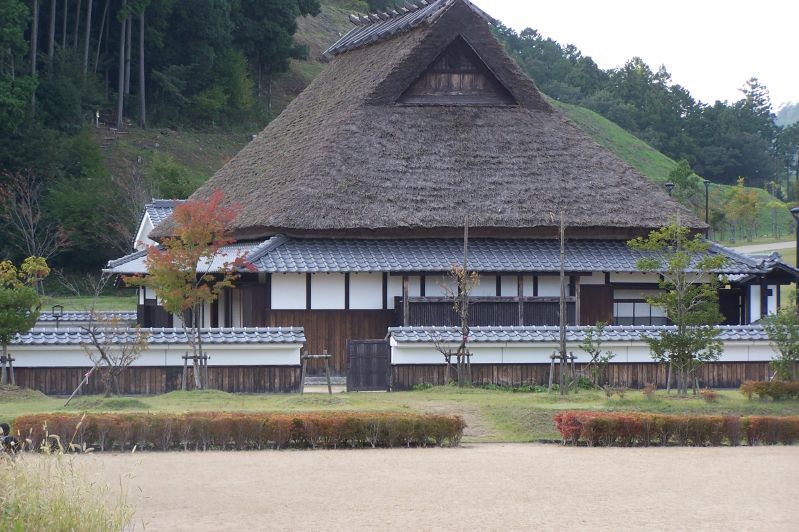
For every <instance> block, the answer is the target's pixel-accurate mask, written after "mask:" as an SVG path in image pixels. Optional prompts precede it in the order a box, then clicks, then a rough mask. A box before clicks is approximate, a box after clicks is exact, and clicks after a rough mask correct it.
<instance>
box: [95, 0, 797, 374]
mask: <svg viewBox="0 0 799 532" xmlns="http://www.w3.org/2000/svg"><path fill="white" fill-rule="evenodd" d="M351 18H352V21H353V24H354V27H353V29H352V31H350V32H349V33H348V34H346V35H345V36H343V37H342V38H341V39H340V40H339V41H338V42H337V43H335V44H334V45H333V46H331V47H330V48H329V49H328V50H327V52H326V56H327V57H328V58H329V64H328V65H327V67H326V68H325V70H324V71H323V72H322V73H321V74H320V75H319V76H318V77H317V78H316V80H315V81H314V82H313V83H312V84H311V85H310V86H309V87H308V88H307V89H306V90H305V91H304V92H303V93H302V94H301V95H300V96H299V97H297V98H296V99H295V100H294V101H293V102H292V103H291V105H290V106H289V107H288V108H287V109H286V110H285V111H284V112H283V113H282V114H281V115H280V116H279V117H277V118H276V119H275V120H274V121H273V122H272V123H271V124H270V125H269V126H268V127H267V128H266V129H265V130H264V131H263V132H262V133H260V134H259V135H258V136H257V138H256V139H255V140H253V141H252V142H251V143H250V144H249V145H248V146H246V147H245V148H244V149H243V150H241V152H240V153H239V154H238V155H236V156H235V157H234V158H233V159H232V160H231V161H230V162H229V163H228V164H227V165H225V166H224V167H223V168H222V169H221V170H219V171H218V172H217V173H216V175H214V176H213V177H212V178H211V179H210V180H209V181H208V182H207V183H206V184H205V185H204V186H203V187H202V188H201V189H200V190H198V191H197V192H196V193H195V194H194V196H192V197H193V198H204V197H208V196H209V195H211V194H212V193H213V192H214V191H217V190H220V191H222V192H223V193H224V202H225V203H226V204H228V205H230V206H235V208H236V209H237V212H238V215H237V217H236V218H235V220H234V222H233V224H232V226H231V227H230V230H231V232H232V235H233V236H234V237H235V238H236V240H237V242H238V243H237V244H235V245H232V246H230V247H229V248H227V249H225V250H224V252H225V253H227V254H228V255H230V256H233V257H235V256H238V255H242V256H246V257H247V259H248V260H249V261H250V262H251V263H252V264H254V265H255V266H256V268H257V273H245V274H243V275H242V278H241V279H240V281H239V283H238V287H237V288H235V289H232V290H230V291H228V292H227V293H225V294H224V295H223V297H222V298H220V300H219V301H218V302H217V303H215V304H214V305H211V306H209V307H207V308H206V309H205V310H204V312H203V315H202V316H199V317H197V318H198V319H201V320H202V323H203V324H204V325H205V326H207V327H209V328H219V327H302V328H304V334H305V339H306V344H305V348H306V350H307V351H308V352H311V353H321V352H322V351H323V350H328V351H329V352H330V353H332V354H333V355H334V367H335V370H336V371H337V372H338V373H341V374H343V373H346V371H347V364H348V358H347V353H348V347H347V346H348V341H355V340H364V339H384V338H386V337H387V335H388V334H389V330H390V328H395V327H401V328H402V329H391V332H392V334H391V345H392V349H393V354H392V355H391V356H392V357H393V359H392V364H393V365H394V378H395V385H396V386H398V387H403V386H410V385H412V384H413V383H414V382H419V381H420V379H423V378H427V376H429V375H434V374H435V375H437V373H436V372H435V371H433V370H431V368H435V367H438V366H440V365H441V364H442V362H443V361H442V358H441V356H440V355H438V354H437V353H436V351H435V350H434V349H432V347H431V345H432V340H431V338H432V336H431V335H430V334H427V333H425V332H424V331H426V330H428V329H427V328H429V327H434V326H446V325H453V324H455V323H456V317H455V315H454V313H453V311H452V308H451V302H450V301H449V300H448V299H447V297H446V296H447V294H448V286H449V287H450V288H451V283H450V281H449V280H448V277H447V272H448V271H449V270H450V268H451V267H452V266H453V265H455V264H458V263H460V262H461V260H462V250H463V241H462V236H463V228H464V223H465V221H466V220H468V226H469V235H470V254H469V265H470V267H471V268H472V269H474V270H476V271H477V272H479V275H480V284H479V286H478V287H477V288H476V289H475V291H474V292H473V293H472V295H473V310H472V325H473V326H474V327H479V329H475V330H476V331H477V332H478V333H479V334H478V333H476V334H475V339H476V340H475V341H476V342H478V343H480V342H482V345H484V346H488V347H490V349H489V350H488V351H486V352H485V355H484V358H483V359H482V360H481V359H480V355H479V353H478V354H476V355H475V358H474V359H473V361H472V362H473V364H475V366H477V367H478V370H477V375H481V373H480V369H479V366H480V365H481V364H483V365H484V366H485V368H487V369H486V370H485V371H486V372H485V375H489V376H488V377H486V379H487V380H491V378H492V377H490V375H493V379H494V380H496V379H497V375H498V374H499V375H504V373H503V371H504V370H503V369H502V367H500V366H503V365H504V366H506V367H511V366H513V367H514V368H516V369H518V368H521V367H526V368H528V369H522V370H519V371H520V372H519V373H516V375H522V377H519V378H524V377H523V376H524V375H529V376H530V377H529V378H530V379H532V378H537V377H534V375H538V374H537V373H535V372H534V371H533V370H531V369H529V368H532V367H534V366H536V365H540V366H543V365H545V364H546V363H547V362H548V354H549V353H551V352H552V347H551V345H550V344H551V343H552V338H550V336H551V335H549V336H547V335H546V334H544V335H541V334H538V332H536V331H539V332H540V331H542V330H547V329H536V328H534V327H533V326H538V327H540V326H554V325H557V323H558V319H559V317H558V296H559V293H560V284H559V277H558V271H559V242H558V239H557V234H558V227H557V225H558V217H559V213H560V212H561V211H562V212H563V213H564V216H565V225H566V237H567V245H566V247H567V254H566V271H567V275H568V279H569V290H568V300H567V312H568V321H569V323H570V324H571V325H574V326H579V325H590V324H594V323H596V322H597V321H605V322H609V323H612V324H615V325H619V326H634V327H633V328H632V329H626V331H627V332H625V333H619V332H618V331H617V332H615V333H614V334H616V338H618V339H619V341H620V342H628V344H625V345H628V346H629V345H633V344H634V343H635V342H636V341H638V342H639V344H641V342H640V332H641V331H640V329H636V328H635V327H639V326H662V325H665V324H666V318H665V317H664V315H663V313H662V312H661V311H660V310H659V309H657V308H652V307H650V306H649V305H648V304H646V303H645V301H644V298H645V297H646V295H647V294H649V293H651V291H653V290H657V283H658V280H659V278H658V275H657V274H652V273H644V272H641V271H639V270H638V269H637V268H636V261H637V260H638V259H639V258H640V255H639V254H638V253H636V252H634V251H631V250H630V249H629V248H628V246H627V244H626V242H627V241H628V240H629V239H630V238H633V237H636V236H642V235H646V234H648V233H649V232H650V231H651V230H653V229H657V228H660V227H662V226H664V225H667V224H669V223H670V222H671V221H672V220H673V219H675V217H679V219H680V220H681V223H682V224H683V225H687V226H688V227H690V228H691V229H693V230H695V231H697V232H705V231H706V229H707V227H706V225H705V224H704V223H703V222H702V221H700V220H699V219H697V218H696V217H695V216H694V215H693V214H692V213H690V212H688V211H687V210H685V209H684V208H683V207H682V206H680V205H679V204H678V203H677V202H675V201H673V200H672V199H671V198H670V197H669V195H668V194H667V193H666V191H665V190H662V189H661V187H659V186H658V185H656V184H653V183H652V182H650V181H648V180H647V179H646V178H645V177H643V176H642V175H641V174H639V173H638V172H637V171H636V170H634V169H633V168H631V167H630V166H629V165H628V164H626V163H625V162H623V161H621V160H620V159H619V158H618V157H616V156H615V155H613V154H612V153H610V152H609V151H608V150H607V149H605V148H603V147H601V146H599V145H598V144H596V143H595V142H594V141H593V140H591V138H589V136H588V135H587V134H586V133H584V132H583V131H581V130H580V129H579V128H578V127H577V126H575V124H574V123H572V122H571V121H570V120H569V119H567V118H566V117H565V116H564V115H563V114H562V113H561V112H559V111H558V110H557V109H555V108H554V107H553V106H552V105H550V104H549V102H548V101H547V99H546V98H545V97H544V96H543V95H542V94H541V93H540V92H539V91H538V89H537V88H536V86H535V84H534V82H533V81H532V80H530V79H529V78H528V77H526V76H525V75H524V74H523V73H522V72H521V71H520V69H519V68H518V67H517V65H516V64H515V62H514V61H513V59H512V58H510V57H509V56H508V55H507V54H506V53H505V51H504V49H503V48H502V46H501V45H500V43H499V42H498V41H497V40H496V39H495V37H494V36H493V35H492V33H491V25H492V24H494V21H493V20H492V19H491V17H489V16H488V15H487V14H485V13H484V12H483V11H481V10H480V9H478V8H476V7H475V6H474V5H472V4H471V3H470V2H468V1H467V0H437V1H428V2H424V1H423V2H421V3H420V4H417V5H415V6H412V7H409V8H404V9H402V10H398V11H392V12H390V13H379V14H374V15H369V16H353V17H351ZM157 205H158V206H159V208H162V209H161V210H160V211H159V210H158V209H156V208H155V206H156V204H154V205H153V206H151V208H152V209H153V214H152V215H150V214H148V215H147V216H146V217H145V219H144V220H143V228H142V230H141V231H140V235H139V236H138V239H139V240H142V241H144V240H145V238H148V237H149V238H152V239H154V240H156V241H157V240H158V238H159V237H163V236H164V235H168V234H169V233H170V229H171V220H170V219H169V218H168V213H167V214H165V213H164V211H163V208H166V207H164V205H165V204H164V203H157ZM156 211H157V212H156ZM154 218H158V223H156V220H155V219H154ZM162 220H163V221H162ZM148 223H149V226H147V225H146V224H148ZM153 228H154V229H153ZM148 233H149V235H148ZM711 253H717V254H723V255H725V256H726V257H727V258H728V260H727V262H726V265H725V266H724V269H723V271H720V272H719V273H725V274H730V275H733V276H735V277H734V278H735V279H736V282H735V283H734V284H731V285H729V286H727V287H726V288H725V289H724V290H723V291H722V294H721V297H720V300H721V304H722V308H723V312H724V314H725V316H726V319H727V324H728V325H733V326H740V325H746V324H749V323H750V322H754V321H756V320H758V319H760V318H761V317H762V316H763V315H764V314H766V313H767V312H774V311H775V310H776V309H777V308H778V306H779V304H780V301H779V286H780V285H782V284H788V283H790V282H792V281H794V280H795V279H796V273H797V272H796V271H795V270H793V269H792V268H790V267H787V266H785V265H784V264H782V263H781V262H780V261H779V260H778V259H777V258H774V257H771V258H768V259H762V260H761V259H754V258H751V257H748V256H744V255H740V254H737V253H735V252H733V251H732V250H729V249H726V248H723V247H721V246H718V245H712V247H711ZM144 255H145V252H144V251H139V252H137V253H134V254H132V255H130V256H128V257H124V258H122V259H120V260H117V261H113V262H111V263H110V264H109V267H108V269H109V270H110V271H112V272H115V273H123V274H132V273H145V266H144ZM139 303H140V306H139V321H140V322H141V325H144V326H155V327H171V326H174V325H177V320H178V318H177V317H173V316H169V315H167V314H166V313H165V312H163V310H162V309H160V307H158V304H157V300H156V298H155V295H154V294H152V293H151V292H149V291H147V290H144V289H142V290H141V292H140V301H139ZM510 327H513V328H514V329H509V328H510ZM575 330H577V329H575ZM503 331H504V332H503ZM508 331H511V332H508ZM636 331H638V332H636ZM728 333H729V334H728ZM728 333H725V334H728V337H729V339H730V341H735V340H736V339H737V340H740V341H757V342H760V343H759V344H757V345H760V346H761V347H762V346H763V345H766V342H765V339H764V338H762V335H760V336H758V334H760V333H757V334H755V333H752V332H751V331H750V332H749V333H746V334H743V335H739V336H735V334H733V333H730V332H729V331H728ZM574 334H575V335H577V336H579V334H578V333H574ZM747 335H749V336H747ZM577 336H575V338H576V337H577ZM636 338H637V340H636ZM514 342H515V343H514ZM547 342H550V343H547ZM630 342H632V344H631V343H630ZM410 344H413V345H410ZM511 344H513V345H516V347H518V349H516V350H515V351H513V354H512V356H511V355H510V354H509V353H510V351H507V349H510V348H509V347H508V345H511ZM388 345H389V344H388V342H386V346H387V348H388ZM503 345H505V347H502V346H503ZM532 345H538V346H539V347H540V349H539V350H538V351H536V350H535V349H532V348H531V347H530V346H532ZM553 345H554V344H553ZM636 345H638V344H636ZM641 345H643V344H641ZM497 346H500V347H497ZM356 347H357V344H355V343H352V342H350V347H349V351H350V353H353V355H352V356H355V355H354V353H355V352H356V351H357V349H355V348H356ZM511 347H512V346H511ZM492 349H493V350H492ZM501 349H505V350H506V351H502V353H505V354H497V353H499V352H500V350H501ZM539 351H540V353H539ZM641 353H642V354H640V356H639V355H636V357H638V358H635V357H632V355H631V358H629V359H624V360H619V362H625V363H630V364H632V363H635V364H641V365H642V367H643V366H645V363H646V362H648V361H649V359H648V357H647V355H646V353H644V352H643V351H642V352H641ZM746 353H747V354H746V355H745V357H748V358H746V359H745V360H737V361H736V362H742V363H743V362H749V361H752V360H765V359H767V358H766V355H765V354H763V353H764V352H763V351H762V350H761V352H760V353H761V355H758V356H760V358H759V359H758V358H757V357H755V358H752V357H754V355H753V354H752V353H751V349H750V350H749V351H747V352H746ZM769 353H770V352H769ZM539 355H540V356H539ZM741 356H742V357H743V356H744V355H741ZM768 356H770V354H769V355H768ZM402 357H406V358H405V359H403V358H402ZM403 360H405V361H406V362H403ZM761 365H762V363H761ZM492 368H493V369H492ZM498 368H499V369H498ZM528 370H529V371H528ZM525 371H527V373H525ZM739 376H740V375H739ZM433 378H436V379H437V378H438V377H437V376H434V377H433ZM515 378H516V377H514V379H515ZM641 378H644V377H641Z"/></svg>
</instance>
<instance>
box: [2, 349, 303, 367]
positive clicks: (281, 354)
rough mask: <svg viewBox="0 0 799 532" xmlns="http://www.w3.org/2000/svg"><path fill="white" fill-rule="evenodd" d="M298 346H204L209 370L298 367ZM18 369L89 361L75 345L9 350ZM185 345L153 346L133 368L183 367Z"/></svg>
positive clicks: (77, 365) (89, 364) (84, 363)
mask: <svg viewBox="0 0 799 532" xmlns="http://www.w3.org/2000/svg"><path fill="white" fill-rule="evenodd" d="M301 347H302V344H274V345H261V346H254V345H251V344H246V345H236V344H230V345H212V344H209V345H206V346H205V352H206V353H207V354H208V355H209V356H210V358H209V359H208V365H209V366H299V365H300V348H301ZM10 350H11V352H12V353H13V355H14V358H15V359H16V360H15V361H14V366H16V367H20V368H37V367H39V368H42V367H64V368H68V367H89V366H91V361H90V360H89V357H88V356H87V355H86V353H85V352H84V350H83V348H82V347H81V346H79V345H75V346H32V345H25V346H11V349H10ZM190 351H191V347H189V346H188V345H153V346H151V347H150V349H148V350H147V351H144V352H143V353H142V354H141V356H140V357H139V359H138V360H136V362H134V363H133V365H134V366H183V359H182V358H181V357H182V356H183V354H185V353H188V352H190Z"/></svg>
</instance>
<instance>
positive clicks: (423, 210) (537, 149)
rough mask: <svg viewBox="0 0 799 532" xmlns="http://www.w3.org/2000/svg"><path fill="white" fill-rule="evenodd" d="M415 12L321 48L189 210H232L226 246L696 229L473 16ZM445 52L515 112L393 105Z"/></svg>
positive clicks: (452, 0) (454, 11) (443, 9)
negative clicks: (282, 240) (319, 57)
mask: <svg viewBox="0 0 799 532" xmlns="http://www.w3.org/2000/svg"><path fill="white" fill-rule="evenodd" d="M425 9H426V13H427V16H426V18H423V19H421V20H417V19H414V23H413V24H406V25H401V24H399V22H400V19H402V17H410V16H413V15H414V14H415V13H417V11H409V12H408V13H406V14H399V15H398V16H394V17H392V18H389V19H388V20H383V21H381V22H376V25H377V26H386V25H388V24H389V23H391V24H393V25H394V26H392V27H393V28H394V29H393V30H392V31H384V32H382V31H377V32H375V33H376V35H377V36H376V37H373V38H371V40H369V41H368V42H360V43H358V46H354V47H349V48H346V49H344V48H340V49H337V48H335V47H334V49H333V51H334V52H335V53H330V52H329V53H330V55H332V59H331V61H330V64H329V65H328V66H327V67H326V68H325V70H324V71H323V72H322V73H321V74H320V75H319V76H318V77H317V78H316V79H315V80H314V81H313V82H312V83H311V85H310V86H309V87H308V88H307V89H306V90H305V91H304V92H303V93H302V94H300V95H299V96H298V97H297V98H296V99H295V100H294V101H293V102H292V103H291V104H290V105H289V107H288V108H287V109H286V110H285V111H283V113H282V114H281V115H280V116H278V117H277V118H276V119H275V120H274V121H273V122H272V123H271V124H270V125H269V126H268V127H267V128H266V129H265V130H264V131H263V132H262V133H261V134H259V135H258V136H257V138H256V139H255V140H254V141H253V142H251V143H250V144H249V145H248V146H246V147H245V148H244V149H242V150H241V152H239V154H238V155H236V156H235V157H234V158H233V159H232V160H231V161H230V162H229V163H228V164H227V165H225V166H224V167H223V168H222V169H221V170H219V171H218V172H217V173H216V175H214V176H213V177H212V178H211V179H210V180H209V181H208V182H207V183H206V184H205V185H204V186H203V187H201V188H200V189H199V190H198V191H197V192H196V193H195V194H194V196H193V198H202V197H207V196H209V195H210V194H211V193H212V192H213V191H215V190H222V191H223V193H224V195H225V203H228V204H231V205H235V206H236V207H238V209H239V214H238V216H237V217H236V219H235V221H234V223H233V226H232V227H231V229H232V231H233V232H234V233H235V235H236V236H237V237H239V238H260V237H264V236H269V235H271V234H277V233H282V234H287V235H297V236H302V235H317V236H335V235H357V236H387V235H394V236H410V235H413V236H446V235H450V236H454V235H457V234H458V233H459V232H460V230H459V228H460V227H462V225H463V222H464V218H465V217H466V216H467V215H468V218H469V224H470V226H471V228H472V229H471V230H472V234H474V235H475V236H551V235H552V234H553V232H552V227H553V226H554V225H555V224H554V223H553V216H552V215H553V213H556V212H557V211H559V210H560V209H563V210H564V212H565V218H566V224H567V225H568V226H569V228H570V233H571V234H572V235H573V236H582V237H590V236H592V235H596V236H597V237H605V238H607V237H614V236H625V237H627V236H631V235H633V234H640V233H641V230H642V229H643V230H645V229H652V228H656V227H660V226H662V225H665V224H667V223H668V222H669V220H670V219H671V218H672V217H673V216H674V215H675V213H676V212H677V211H680V212H681V214H680V216H681V220H682V223H683V224H684V225H688V226H690V227H693V228H696V229H702V228H704V227H705V226H704V224H703V223H702V222H700V221H699V220H697V219H696V218H695V217H694V216H693V215H691V214H690V213H688V212H687V211H686V210H685V209H683V208H681V207H679V206H678V204H677V203H676V202H674V201H672V200H671V199H670V198H669V197H668V195H667V194H666V193H665V192H664V191H663V190H662V189H661V187H659V186H657V185H655V184H653V183H651V182H650V181H648V180H647V179H646V178H645V177H643V176H642V175H640V174H639V173H638V172H637V171H635V170H634V169H633V168H631V167H630V166H629V165H627V164H626V163H624V162H623V161H621V160H620V159H619V158H618V157H616V156H615V155H613V154H612V153H610V152H609V151H608V150H606V149H605V148H603V147H601V146H599V145H598V144H596V143H595V142H594V141H593V140H591V139H590V138H589V137H588V135H587V134H586V133H584V132H583V131H581V130H580V129H579V128H578V127H577V126H576V125H575V124H574V123H572V122H571V121H570V120H569V119H567V118H566V117H565V116H564V115H563V114H561V113H560V112H559V111H557V110H555V109H553V108H552V107H551V106H550V105H549V104H548V103H547V102H546V100H545V99H544V98H543V96H542V95H541V93H540V92H539V91H538V89H537V88H536V87H535V85H534V83H533V82H532V81H531V80H530V79H529V78H527V77H526V76H525V75H524V74H523V73H522V72H521V71H520V70H519V68H518V66H517V65H516V64H515V62H514V61H513V60H512V59H511V58H510V57H508V55H507V54H506V53H505V51H504V49H503V48H502V46H501V44H500V43H499V42H498V41H497V40H496V39H495V37H494V36H493V35H492V34H491V31H490V27H489V23H488V22H487V21H486V18H485V16H484V14H482V12H478V11H476V10H475V8H473V6H472V5H471V4H470V3H469V2H467V1H465V0H438V1H436V2H430V3H429V5H428V6H427V7H426V8H425ZM378 18H379V17H378ZM397 26H399V29H397ZM363 27H364V26H363V25H358V26H356V27H355V29H354V30H353V31H354V32H363ZM459 38H460V39H463V40H464V41H465V42H466V43H467V44H468V46H469V47H470V48H471V49H472V50H473V52H474V54H475V56H476V57H478V58H479V60H480V61H482V62H483V63H484V64H483V65H482V67H483V68H484V70H485V71H486V72H490V74H489V75H491V76H493V77H494V80H495V81H496V82H498V83H499V84H500V85H501V86H502V88H503V90H506V91H507V93H509V94H510V95H511V96H512V100H513V102H514V103H513V104H511V105H507V104H505V105H408V104H402V103H398V100H399V99H400V97H401V96H402V95H403V94H404V93H405V92H406V90H408V89H409V87H411V86H412V85H413V84H414V82H415V81H416V80H417V79H419V78H420V76H421V75H422V74H423V73H424V71H425V69H426V68H427V67H428V65H431V64H433V63H434V62H435V61H436V59H437V58H438V57H439V56H440V54H442V52H443V51H444V50H446V49H447V47H448V46H449V45H450V44H452V43H454V42H456V40H458V39H459ZM346 39H347V38H346V36H345V37H344V38H342V40H343V41H346ZM169 225H170V224H169V223H168V222H167V223H165V224H162V225H161V226H160V227H159V228H158V230H156V231H155V232H154V236H158V235H159V234H160V235H161V236H163V235H164V234H168V231H169Z"/></svg>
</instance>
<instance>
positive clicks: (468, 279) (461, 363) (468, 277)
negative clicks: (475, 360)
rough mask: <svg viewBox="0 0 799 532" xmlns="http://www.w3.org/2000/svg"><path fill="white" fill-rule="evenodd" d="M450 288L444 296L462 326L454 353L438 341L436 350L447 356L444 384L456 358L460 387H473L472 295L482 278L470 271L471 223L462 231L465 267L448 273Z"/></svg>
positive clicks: (466, 223)
mask: <svg viewBox="0 0 799 532" xmlns="http://www.w3.org/2000/svg"><path fill="white" fill-rule="evenodd" d="M449 276H450V280H451V281H452V282H451V284H450V285H445V286H444V292H445V293H446V294H447V296H448V297H449V298H451V299H452V309H453V310H454V311H455V315H456V316H457V317H458V321H459V322H460V330H459V333H460V334H459V337H460V341H459V342H458V347H457V349H456V350H455V352H454V353H453V352H452V349H450V348H448V347H445V346H444V344H443V342H440V341H435V345H436V348H437V349H438V351H439V352H440V353H441V354H442V355H444V361H445V362H446V370H445V374H444V383H445V384H448V383H449V372H450V367H451V365H452V357H453V356H454V357H455V368H456V375H457V378H458V386H459V387H461V388H462V387H463V386H465V385H467V384H471V381H472V375H471V362H470V357H471V354H470V353H469V350H468V348H467V342H468V341H469V331H470V328H469V310H470V304H469V295H470V294H471V292H472V290H474V289H475V287H476V286H477V285H478V284H480V278H479V276H478V274H477V272H474V271H470V270H469V224H468V221H467V222H465V223H464V228H463V263H461V264H459V265H454V266H452V268H451V269H450V272H449Z"/></svg>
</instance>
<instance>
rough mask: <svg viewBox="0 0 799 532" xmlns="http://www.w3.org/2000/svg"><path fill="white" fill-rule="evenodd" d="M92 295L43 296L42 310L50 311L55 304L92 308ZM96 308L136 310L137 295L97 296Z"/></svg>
mask: <svg viewBox="0 0 799 532" xmlns="http://www.w3.org/2000/svg"><path fill="white" fill-rule="evenodd" d="M93 299H94V298H92V297H68V296H65V297H61V296H46V297H44V298H42V311H44V312H50V310H51V309H52V307H53V305H63V307H64V310H65V311H83V310H90V309H91V308H92V300H93ZM94 308H95V310H98V311H100V310H103V311H107V310H128V311H135V310H136V295H135V294H133V295H124V296H101V297H99V298H97V303H96V304H95V307H94Z"/></svg>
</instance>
